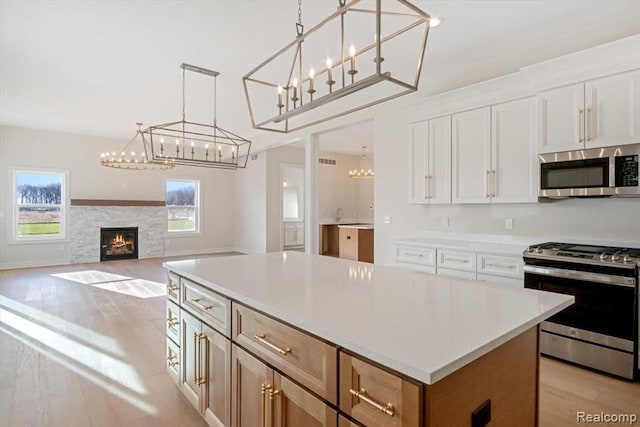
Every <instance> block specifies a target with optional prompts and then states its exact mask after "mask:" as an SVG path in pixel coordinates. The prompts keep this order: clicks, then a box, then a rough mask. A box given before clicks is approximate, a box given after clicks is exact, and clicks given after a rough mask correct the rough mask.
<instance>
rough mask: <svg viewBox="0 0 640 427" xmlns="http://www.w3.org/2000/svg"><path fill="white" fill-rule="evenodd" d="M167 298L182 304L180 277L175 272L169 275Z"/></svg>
mask: <svg viewBox="0 0 640 427" xmlns="http://www.w3.org/2000/svg"><path fill="white" fill-rule="evenodd" d="M167 298H169V299H170V300H171V301H173V302H175V303H176V304H178V305H179V304H180V277H179V276H178V275H177V274H175V273H173V272H169V276H168V277H167Z"/></svg>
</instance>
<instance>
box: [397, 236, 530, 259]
mask: <svg viewBox="0 0 640 427" xmlns="http://www.w3.org/2000/svg"><path fill="white" fill-rule="evenodd" d="M393 242H394V243H395V244H397V245H408V246H417V247H426V248H437V249H451V250H461V251H465V252H482V253H487V254H496V255H515V256H520V257H521V256H522V253H523V252H524V250H525V249H526V248H527V246H528V245H526V244H508V243H493V242H478V241H468V240H457V239H438V238H432V237H411V238H407V239H396V240H394V241H393Z"/></svg>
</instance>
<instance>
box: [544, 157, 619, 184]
mask: <svg viewBox="0 0 640 427" xmlns="http://www.w3.org/2000/svg"><path fill="white" fill-rule="evenodd" d="M608 186H609V158H608V157H605V158H602V159H587V160H571V161H567V162H553V163H542V164H541V165H540V187H541V189H543V190H556V189H563V188H598V187H608Z"/></svg>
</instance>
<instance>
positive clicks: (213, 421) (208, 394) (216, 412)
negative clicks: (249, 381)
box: [200, 324, 231, 427]
mask: <svg viewBox="0 0 640 427" xmlns="http://www.w3.org/2000/svg"><path fill="white" fill-rule="evenodd" d="M202 334H203V336H204V337H203V340H204V345H203V346H202V347H201V351H203V357H202V360H201V368H200V372H203V376H204V378H203V380H204V384H205V386H204V387H203V388H202V396H201V397H202V405H203V406H202V413H203V415H204V419H205V420H206V421H207V424H209V425H210V426H212V427H228V426H230V425H231V401H230V397H231V341H229V340H228V339H227V338H225V337H224V336H223V335H221V334H219V333H218V332H216V331H215V330H213V329H212V328H210V327H209V326H207V325H206V324H203V325H202Z"/></svg>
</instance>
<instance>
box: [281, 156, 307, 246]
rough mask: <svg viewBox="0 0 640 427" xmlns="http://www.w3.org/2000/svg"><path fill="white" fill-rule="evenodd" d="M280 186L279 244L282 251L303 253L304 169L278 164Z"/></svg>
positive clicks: (293, 165) (297, 166)
mask: <svg viewBox="0 0 640 427" xmlns="http://www.w3.org/2000/svg"><path fill="white" fill-rule="evenodd" d="M280 182H281V183H282V186H281V193H280V194H281V200H282V204H281V212H282V214H281V221H280V223H281V227H280V229H281V240H280V241H281V242H282V250H296V251H301V252H304V248H305V240H306V239H305V227H304V216H305V211H304V200H305V195H304V167H303V166H300V165H295V164H286V163H281V164H280Z"/></svg>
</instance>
